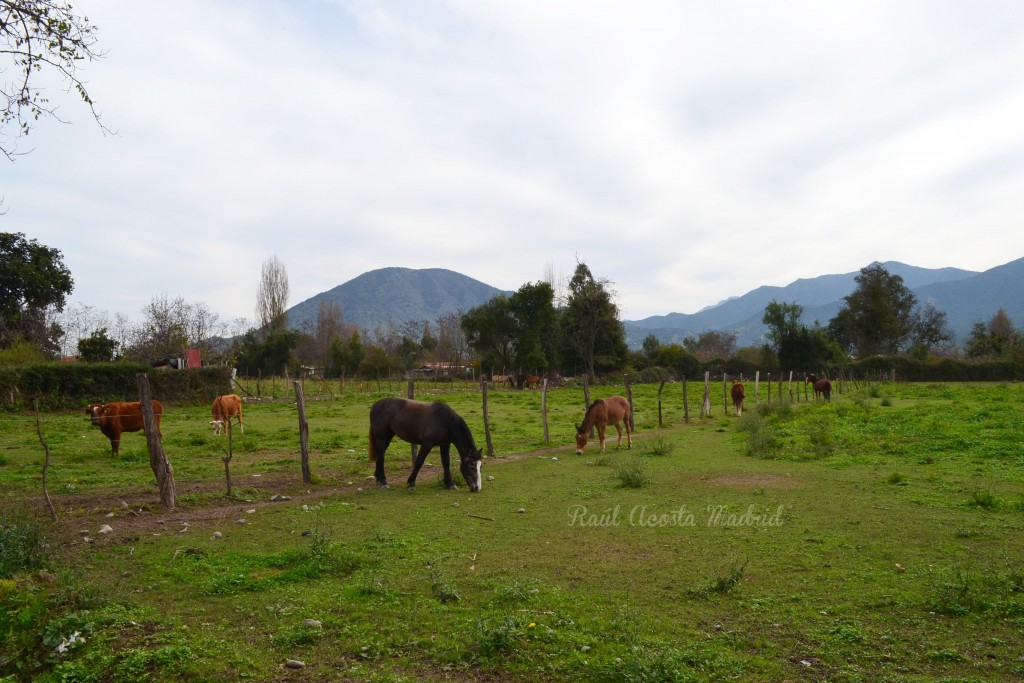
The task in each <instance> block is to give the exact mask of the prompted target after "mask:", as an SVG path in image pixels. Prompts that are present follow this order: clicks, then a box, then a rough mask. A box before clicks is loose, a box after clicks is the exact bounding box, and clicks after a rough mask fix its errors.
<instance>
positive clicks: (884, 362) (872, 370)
mask: <svg viewBox="0 0 1024 683" xmlns="http://www.w3.org/2000/svg"><path fill="white" fill-rule="evenodd" d="M894 371H895V374H896V381H898V382H1007V381H1017V380H1024V365H1021V364H1020V363H1014V362H1012V361H1005V360H988V361H965V360H954V359H951V358H943V359H941V360H918V359H916V358H906V357H903V356H873V357H871V358H866V359H864V360H859V361H856V362H854V363H851V364H850V366H849V368H847V369H846V371H845V373H846V374H847V375H851V376H853V377H857V378H870V377H872V376H878V375H880V374H881V375H886V376H889V377H891V376H892V374H893V372H894Z"/></svg>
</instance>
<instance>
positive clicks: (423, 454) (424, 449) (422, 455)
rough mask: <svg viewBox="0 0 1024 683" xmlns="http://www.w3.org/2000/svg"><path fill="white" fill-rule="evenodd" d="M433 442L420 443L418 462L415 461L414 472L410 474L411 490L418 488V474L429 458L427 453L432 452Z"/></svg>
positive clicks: (417, 455)
mask: <svg viewBox="0 0 1024 683" xmlns="http://www.w3.org/2000/svg"><path fill="white" fill-rule="evenodd" d="M432 446H433V444H429V443H427V444H420V448H419V452H418V453H417V454H416V462H415V463H413V466H412V473H411V474H409V481H408V484H409V490H410V491H415V490H416V475H417V474H419V472H420V468H421V467H423V463H424V462H426V460H427V453H429V452H430V449H431V447H432Z"/></svg>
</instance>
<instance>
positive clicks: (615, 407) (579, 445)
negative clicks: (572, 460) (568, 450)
mask: <svg viewBox="0 0 1024 683" xmlns="http://www.w3.org/2000/svg"><path fill="white" fill-rule="evenodd" d="M619 423H622V424H624V425H625V427H626V448H632V447H633V439H632V438H631V437H630V434H629V401H627V400H626V399H625V398H624V397H622V396H609V397H608V398H599V399H597V400H596V401H594V402H593V403H591V404H590V407H589V408H587V412H586V414H585V415H584V416H583V424H581V425H577V426H576V455H583V447H584V446H586V445H587V436H588V435H589V434H590V429H591V428H592V427H597V436H598V438H599V439H600V443H601V452H602V453H604V430H605V427H607V426H608V425H609V424H613V425H615V431H616V432H618V433H619V440H618V442H616V444H615V448H617V449H618V448H622V427H620V426H619Z"/></svg>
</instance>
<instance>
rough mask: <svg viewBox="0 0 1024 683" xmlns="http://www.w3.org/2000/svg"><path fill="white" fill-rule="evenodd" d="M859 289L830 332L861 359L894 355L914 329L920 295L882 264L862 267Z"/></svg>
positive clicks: (830, 324)
mask: <svg viewBox="0 0 1024 683" xmlns="http://www.w3.org/2000/svg"><path fill="white" fill-rule="evenodd" d="M855 282H856V283H857V287H856V289H855V290H854V291H853V293H852V294H850V295H849V296H847V297H844V299H843V300H844V301H845V302H846V303H845V304H844V305H843V306H842V308H840V309H839V312H838V313H837V314H836V316H835V317H834V318H832V320H830V321H829V325H828V332H829V335H830V336H831V337H832V338H833V339H835V340H836V341H838V342H839V343H840V345H842V346H843V347H845V348H847V349H856V352H857V354H858V355H859V356H861V357H862V358H866V357H868V356H874V355H893V354H896V353H897V352H899V350H900V348H901V347H902V346H903V345H904V344H905V343H906V342H907V340H908V339H909V338H910V336H911V334H912V333H913V331H914V322H915V320H914V307H915V305H916V303H917V298H916V297H915V296H914V294H913V292H911V291H910V290H909V289H907V286H906V285H905V284H903V278H902V277H900V276H899V275H892V274H891V273H889V271H887V270H886V269H885V267H884V266H882V264H880V263H872V264H871V265H870V266H865V267H864V268H861V270H860V274H859V275H858V276H857V277H856V278H855Z"/></svg>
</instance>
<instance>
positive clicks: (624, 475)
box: [615, 460, 651, 489]
mask: <svg viewBox="0 0 1024 683" xmlns="http://www.w3.org/2000/svg"><path fill="white" fill-rule="evenodd" d="M615 478H616V479H618V480H619V486H621V487H622V488H626V489H642V488H643V487H645V486H647V485H648V484H650V483H651V478H650V477H649V476H648V475H647V471H646V470H644V466H643V465H642V464H641V463H640V462H639V461H638V460H632V461H630V462H628V463H625V464H623V465H620V466H619V467H618V468H617V469H616V470H615Z"/></svg>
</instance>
